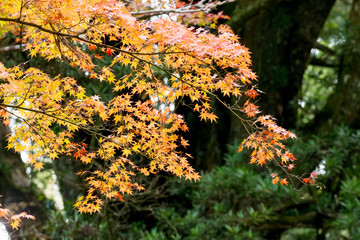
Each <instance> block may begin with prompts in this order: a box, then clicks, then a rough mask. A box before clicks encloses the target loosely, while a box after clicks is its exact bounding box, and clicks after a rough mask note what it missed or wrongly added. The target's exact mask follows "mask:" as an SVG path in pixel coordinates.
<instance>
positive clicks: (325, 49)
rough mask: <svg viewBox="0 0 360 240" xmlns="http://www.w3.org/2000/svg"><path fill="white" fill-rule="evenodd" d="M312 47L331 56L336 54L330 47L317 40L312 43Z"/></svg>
mask: <svg viewBox="0 0 360 240" xmlns="http://www.w3.org/2000/svg"><path fill="white" fill-rule="evenodd" d="M314 48H316V49H318V50H320V51H322V52H324V53H327V54H329V55H331V56H336V55H337V54H336V52H335V51H334V50H332V49H331V48H329V47H328V46H326V45H324V44H321V43H319V42H315V44H314Z"/></svg>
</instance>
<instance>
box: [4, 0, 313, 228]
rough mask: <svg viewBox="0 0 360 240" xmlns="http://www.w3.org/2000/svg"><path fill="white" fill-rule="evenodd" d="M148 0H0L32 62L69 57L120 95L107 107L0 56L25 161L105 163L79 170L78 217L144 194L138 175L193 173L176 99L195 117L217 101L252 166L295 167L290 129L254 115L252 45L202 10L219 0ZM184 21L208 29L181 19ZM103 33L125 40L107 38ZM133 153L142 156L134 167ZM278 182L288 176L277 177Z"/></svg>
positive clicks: (8, 112) (17, 145) (7, 27)
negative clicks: (91, 140)
mask: <svg viewBox="0 0 360 240" xmlns="http://www.w3.org/2000/svg"><path fill="white" fill-rule="evenodd" d="M153 2H154V1H152V2H147V1H133V2H131V3H122V2H119V1H116V0H90V1H84V0H58V1H53V0H25V1H24V0H5V1H2V2H1V3H0V21H1V22H2V28H1V29H0V32H1V34H5V33H12V34H14V35H16V36H17V41H18V42H19V44H24V45H25V47H24V48H25V49H26V52H27V53H28V54H29V56H30V57H34V56H41V57H43V58H44V59H46V60H51V59H57V60H58V61H64V62H67V63H69V64H70V65H71V66H73V67H76V68H78V69H80V70H81V71H83V72H85V73H86V74H87V75H88V76H89V78H92V79H96V80H98V81H99V84H102V83H103V82H107V83H110V84H111V86H112V89H113V91H114V92H115V95H116V97H114V98H113V99H112V100H111V101H109V102H104V101H103V100H102V99H101V98H100V97H99V96H89V95H88V94H87V93H86V89H85V88H84V87H82V86H80V85H79V83H78V82H77V80H76V79H73V78H71V77H67V76H60V75H59V76H57V77H50V76H49V75H47V74H45V73H44V72H42V71H41V70H39V69H36V68H28V67H26V64H23V65H20V66H14V67H9V68H7V67H5V66H4V64H2V63H0V78H1V84H0V99H1V101H0V106H1V110H0V116H1V119H2V120H3V122H4V123H6V124H9V122H10V119H11V118H16V119H18V120H19V124H18V125H17V126H16V127H15V129H14V131H13V134H12V135H11V136H9V139H8V141H9V145H8V147H9V148H14V149H15V150H16V151H27V152H29V159H28V161H29V164H31V166H33V167H34V168H35V169H38V170H41V169H42V167H43V162H42V159H43V158H44V157H45V158H50V159H56V158H58V157H59V156H68V157H69V158H73V159H74V160H75V161H81V162H82V163H83V164H85V165H86V164H91V163H92V162H93V161H95V160H96V161H99V160H100V161H103V162H105V163H106V165H105V164H104V166H107V167H104V168H103V169H98V170H89V171H85V170H84V171H82V172H80V173H78V174H79V175H81V177H83V179H84V180H85V181H86V182H87V183H88V186H89V189H88V192H87V195H86V196H82V197H80V198H79V199H78V200H77V202H76V203H75V207H76V208H77V209H78V210H79V212H81V213H93V212H98V211H100V209H101V206H102V205H103V199H104V198H108V199H120V200H122V196H123V195H124V194H132V193H133V191H142V190H144V187H146V186H142V185H140V184H139V183H137V182H136V181H135V180H134V176H135V175H137V174H144V175H146V176H147V175H149V174H155V173H157V172H158V171H167V172H170V173H172V174H174V175H176V176H179V177H184V178H185V179H189V180H194V181H197V180H199V179H200V176H199V174H198V173H197V172H196V171H195V170H194V169H193V168H192V167H191V165H190V164H189V161H188V160H189V157H190V156H189V155H188V154H187V153H186V152H181V151H180V150H178V149H179V146H183V147H186V146H187V145H188V143H187V140H186V139H184V138H183V137H182V136H181V132H184V131H189V129H188V127H187V125H186V122H185V121H184V118H183V117H182V116H181V115H179V114H177V113H176V111H174V110H173V109H172V108H171V105H172V104H173V103H174V102H179V101H181V100H182V99H183V98H185V97H186V98H189V99H190V100H191V101H192V105H191V106H190V107H191V108H192V109H193V111H195V112H196V113H197V114H198V115H199V118H200V119H201V120H204V121H211V122H215V121H216V119H217V118H218V116H216V115H215V114H214V112H213V111H212V108H211V100H215V101H220V102H221V103H222V104H223V105H224V106H225V107H226V108H228V109H229V111H231V112H232V113H233V114H235V115H236V116H237V117H238V118H239V119H240V120H241V121H242V123H243V124H244V128H245V129H246V131H248V133H249V136H248V138H246V139H245V140H244V141H243V143H242V144H241V146H240V147H239V150H242V148H243V147H246V148H249V149H252V150H251V151H252V153H251V158H250V163H254V164H257V165H260V166H263V165H265V164H268V163H269V162H272V163H274V164H275V165H276V166H278V167H279V168H280V169H283V170H291V169H292V168H293V167H294V161H295V157H294V156H293V155H292V154H291V153H290V152H289V151H288V150H287V149H286V147H285V145H284V144H283V140H285V139H288V138H295V135H294V134H293V133H291V132H289V131H287V130H285V129H283V128H281V127H279V126H278V125H277V124H276V122H275V120H274V119H273V118H272V117H271V116H268V115H260V114H261V111H260V110H259V107H258V106H257V105H256V100H255V99H256V97H257V96H258V95H259V90H257V88H256V75H255V74H254V73H253V72H252V71H251V69H250V64H251V60H250V55H249V51H248V49H247V48H245V47H244V46H242V45H241V44H240V43H239V39H238V37H237V36H236V35H234V33H233V32H232V31H231V29H230V28H229V27H228V26H225V25H218V24H217V20H218V19H219V18H224V17H223V16H221V15H216V16H218V17H215V15H214V14H212V15H211V14H210V15H207V14H206V13H203V12H201V10H204V9H208V8H209V7H211V6H212V7H214V6H216V2H214V1H210V2H209V3H208V5H206V6H205V7H204V8H202V7H201V6H198V5H196V4H195V3H194V4H193V6H191V5H190V6H189V5H186V4H184V3H181V2H178V3H177V4H175V5H171V3H170V2H168V1H164V2H161V1H156V3H155V4H154V3H153ZM211 4H213V5H211ZM165 14H166V15H165ZM154 16H155V17H154ZM190 17H191V18H193V19H195V20H196V21H197V22H198V23H201V25H203V26H207V28H206V29H205V28H202V27H189V26H186V23H189V19H190ZM195 20H194V21H195ZM181 22H183V23H181ZM184 23H185V25H184ZM209 29H212V30H211V31H209ZM105 38H107V39H110V41H118V42H119V43H120V44H117V45H110V44H107V43H106V42H105V41H104V39H105ZM104 57H112V62H111V63H110V64H108V65H106V64H103V65H102V66H100V65H97V64H96V62H97V61H99V60H102V59H104ZM116 65H122V66H125V67H128V68H130V69H131V73H130V74H128V75H125V76H121V77H119V76H117V75H115V74H114V70H113V68H114V66H116ZM158 72H161V73H163V74H162V75H161V76H163V75H166V77H165V78H164V77H159V76H160V75H159V74H157V73H158ZM215 93H217V94H219V95H217V94H215ZM139 96H147V97H145V98H140V97H139ZM221 96H228V97H232V98H233V99H237V101H236V104H234V105H230V104H229V103H225V102H223V100H221V98H220V97H221ZM160 105H161V106H162V107H161V108H160V107H159V106H160ZM79 130H82V131H85V132H87V133H88V134H90V135H92V136H94V137H95V138H96V142H97V143H96V145H97V148H96V149H93V148H92V149H90V148H89V146H88V145H87V144H85V143H83V142H76V141H75V140H74V136H75V135H76V134H77V132H78V131H79ZM190 130H191V129H190ZM132 156H143V157H144V159H147V161H148V162H146V163H142V164H141V166H138V165H137V164H135V163H134V162H133V161H132ZM285 174H288V171H285ZM308 180H309V181H310V179H304V180H303V182H306V183H307V182H308ZM273 183H281V184H285V185H287V184H288V181H287V179H286V178H280V177H279V174H274V175H273ZM25 217H26V216H25ZM16 226H17V224H15V223H14V227H16Z"/></svg>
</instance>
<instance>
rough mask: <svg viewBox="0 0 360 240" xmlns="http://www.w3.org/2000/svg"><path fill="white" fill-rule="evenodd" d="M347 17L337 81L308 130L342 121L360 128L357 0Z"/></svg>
mask: <svg viewBox="0 0 360 240" xmlns="http://www.w3.org/2000/svg"><path fill="white" fill-rule="evenodd" d="M349 19H350V21H349V25H348V27H347V32H348V39H347V42H346V43H345V47H344V51H343V54H342V57H341V62H340V66H339V74H338V82H337V84H336V86H335V90H334V92H333V93H332V95H330V97H329V98H328V101H327V103H326V105H325V107H324V108H323V109H322V110H321V111H320V112H319V113H318V114H317V115H316V116H315V119H314V121H313V122H312V123H311V124H310V125H309V126H308V128H309V129H313V130H315V129H318V130H320V131H326V130H327V129H332V127H333V126H334V125H339V124H342V123H343V124H345V125H348V126H351V127H353V128H360V114H359V111H360V97H359V96H360V67H359V66H360V0H353V3H352V6H351V11H350V16H349Z"/></svg>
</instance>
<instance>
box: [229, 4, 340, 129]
mask: <svg viewBox="0 0 360 240" xmlns="http://www.w3.org/2000/svg"><path fill="white" fill-rule="evenodd" d="M241 3H242V4H244V1H239V2H238V4H241ZM256 3H257V4H258V6H259V7H257V8H256V7H254V8H253V13H252V14H251V15H244V14H243V15H242V16H247V17H236V15H234V16H233V19H234V21H232V23H231V25H232V28H233V29H234V31H235V32H236V33H237V34H238V35H240V37H241V43H242V44H244V45H245V46H246V47H248V48H249V49H250V51H251V52H252V62H253V69H254V71H255V72H256V73H257V75H258V79H259V88H260V89H261V90H262V91H264V92H265V94H263V95H262V96H261V103H260V106H262V111H263V113H264V114H271V115H273V116H274V117H276V118H277V119H278V121H279V123H280V125H281V126H283V127H286V128H290V129H291V128H295V127H296V122H297V118H296V117H297V109H298V103H297V101H298V93H299V91H300V89H301V85H302V77H303V74H304V71H305V69H306V66H307V64H308V60H309V56H310V51H311V49H312V47H313V46H314V43H315V42H316V39H317V38H318V36H319V34H320V31H321V29H322V26H323V24H324V22H325V20H326V18H327V16H328V15H329V13H330V10H331V8H332V6H333V4H334V3H335V0H317V1H313V0H278V1H274V0H263V1H256ZM261 3H262V4H261ZM247 4H248V5H249V4H251V2H249V3H247ZM244 5H245V4H244ZM254 9H255V10H254ZM256 10H257V13H256ZM235 13H236V11H235ZM230 15H231V14H230ZM239 21H245V22H239ZM240 126H241V124H239V123H238V121H237V120H236V119H233V120H232V130H231V131H232V135H239V134H240V132H241V131H242V129H241V127H240Z"/></svg>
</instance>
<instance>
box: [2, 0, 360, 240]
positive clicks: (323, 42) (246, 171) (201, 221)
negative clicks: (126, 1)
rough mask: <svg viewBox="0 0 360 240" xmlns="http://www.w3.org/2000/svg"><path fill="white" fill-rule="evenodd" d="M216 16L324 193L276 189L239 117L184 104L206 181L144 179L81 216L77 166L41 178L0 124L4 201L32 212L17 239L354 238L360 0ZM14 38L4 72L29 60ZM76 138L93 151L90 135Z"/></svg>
mask: <svg viewBox="0 0 360 240" xmlns="http://www.w3.org/2000/svg"><path fill="white" fill-rule="evenodd" d="M217 11H223V13H224V14H225V15H228V16H229V17H230V18H231V20H229V21H228V20H226V21H225V20H221V21H222V22H221V23H226V24H229V25H230V26H231V28H232V29H233V31H234V32H235V33H236V34H237V35H238V36H239V37H240V42H241V43H242V44H243V45H245V46H246V47H247V48H249V50H250V52H251V56H252V66H253V67H252V68H253V70H254V71H255V72H256V74H257V76H258V87H259V89H260V90H262V91H263V92H264V94H262V95H261V97H260V98H259V103H258V105H260V106H261V110H262V112H263V113H264V114H271V115H272V116H274V117H276V118H277V119H278V123H279V124H280V125H281V126H283V127H285V128H287V129H290V130H292V131H293V132H295V133H296V134H297V135H298V137H299V139H298V140H296V141H292V142H288V144H289V146H290V148H291V150H292V151H293V152H294V154H295V156H296V157H297V159H298V160H297V161H296V168H295V169H294V170H292V171H294V172H293V173H295V174H302V173H311V172H313V171H316V172H317V173H318V182H321V183H322V184H323V185H324V187H321V188H320V187H308V186H304V185H302V184H301V183H298V182H293V183H291V184H289V186H281V185H273V184H272V183H271V177H270V176H269V172H271V169H268V168H265V167H263V168H261V167H257V166H254V165H249V163H248V162H249V155H248V154H249V153H247V152H246V151H244V152H242V153H241V154H239V153H237V152H236V150H237V146H238V145H239V143H240V142H241V141H242V139H243V138H244V137H246V134H245V133H244V131H243V129H242V127H241V123H240V122H239V120H237V119H236V118H235V117H233V116H231V114H230V113H229V112H227V111H226V109H224V108H223V107H221V106H220V104H218V103H216V102H214V103H213V106H212V107H213V108H214V110H215V112H216V113H217V115H218V116H219V121H218V122H217V124H210V123H206V122H200V121H199V119H198V116H197V115H195V114H194V113H193V112H192V111H191V109H189V108H187V107H186V99H185V100H184V101H185V104H184V105H182V104H180V105H179V107H178V108H177V109H176V111H177V112H178V113H181V114H183V115H184V116H185V119H186V121H187V123H188V125H189V128H190V132H189V133H187V134H186V136H185V137H186V139H188V140H189V143H190V147H189V148H188V149H187V151H188V152H189V153H191V154H192V155H193V157H194V158H193V159H192V162H191V163H192V164H193V166H194V167H195V168H196V169H197V170H198V171H199V172H200V173H201V175H202V179H201V182H198V183H192V182H189V181H185V180H184V179H178V178H176V177H172V176H170V175H168V174H165V173H160V174H158V175H155V176H151V177H146V178H143V177H139V179H138V181H140V182H142V183H143V184H144V186H145V187H146V191H144V192H141V193H136V194H134V195H133V196H125V197H124V201H123V202H120V201H106V203H105V206H104V209H103V211H102V212H101V213H100V214H95V215H80V214H79V213H77V212H76V210H74V208H73V204H74V203H75V200H76V198H77V197H78V196H80V195H81V194H83V193H84V191H85V190H86V186H85V185H84V183H83V182H82V181H81V179H80V178H79V176H77V175H75V174H74V173H75V172H77V171H78V170H79V169H80V168H83V166H82V165H81V163H79V162H76V161H71V160H69V159H66V158H60V159H57V160H56V161H46V162H45V170H44V171H42V172H37V171H35V170H32V169H29V168H28V167H27V166H26V164H25V163H24V161H23V159H24V158H26V153H23V154H22V156H21V155H20V154H17V153H14V152H12V151H11V150H8V149H7V148H6V140H5V136H6V134H9V133H10V132H9V131H10V130H9V129H8V128H6V127H5V126H3V125H1V126H0V195H2V196H3V197H2V198H1V199H0V203H1V204H2V205H4V206H5V207H7V208H9V209H12V210H14V211H22V210H24V209H26V211H27V212H29V213H30V214H33V215H35V216H36V217H37V221H36V222H32V221H31V222H30V221H29V222H26V221H24V224H23V227H22V228H21V230H20V231H18V232H11V231H10V234H11V235H12V238H14V239H16V238H19V239H110V240H112V239H126V240H128V239H148V240H150V239H153V240H161V239H281V240H291V239H300V240H301V239H305V240H311V239H314V240H315V239H316V240H325V239H327V240H331V239H334V240H335V239H336V240H338V239H344V240H347V239H360V178H359V175H360V169H359V168H360V111H359V110H360V0H336V1H335V0H316V1H314V0H237V1H235V2H233V3H230V4H227V5H223V6H221V7H219V9H217ZM214 13H216V12H214ZM202 27H205V28H209V29H210V30H211V28H210V26H202ZM14 40H15V37H14V36H10V35H6V36H2V38H1V39H0V61H1V62H3V63H4V64H6V65H7V66H14V65H15V64H19V63H21V62H24V61H29V60H30V59H29V57H28V56H27V53H26V52H22V51H20V50H21V49H20V48H11V49H9V48H7V49H6V50H5V48H4V47H5V46H8V45H14V44H15V41H14ZM105 61H109V62H110V61H111V58H110V57H107V58H105ZM27 64H28V65H29V66H36V67H39V68H41V69H43V70H44V71H45V72H47V73H49V74H52V75H54V74H59V73H61V74H64V75H65V74H66V75H69V76H74V77H76V78H77V79H78V80H79V82H81V84H83V85H84V86H86V88H87V91H88V93H89V94H97V95H100V96H101V97H102V99H103V100H105V101H108V100H109V99H111V98H112V97H113V94H114V93H113V92H112V91H111V86H109V85H106V84H101V85H100V84H98V83H97V82H94V81H92V80H90V79H88V77H87V76H86V75H85V74H83V73H81V72H80V71H78V70H76V69H74V68H71V67H70V66H67V65H65V64H62V63H58V62H55V61H50V63H49V62H47V61H45V60H43V59H41V58H36V57H35V58H32V59H31V61H29V62H28V63H27ZM99 64H101V62H100V60H99ZM116 71H117V73H118V75H122V74H124V73H126V72H127V71H129V69H126V68H121V67H118V69H116ZM14 125H16V122H14V123H12V126H14ZM78 138H79V140H81V141H84V139H85V140H86V141H87V142H88V143H89V144H91V139H90V137H89V136H87V135H86V133H82V132H79V136H78ZM21 157H22V158H21ZM92 167H93V166H92ZM2 228H4V227H2ZM0 238H1V237H0ZM4 239H5V238H4Z"/></svg>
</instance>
